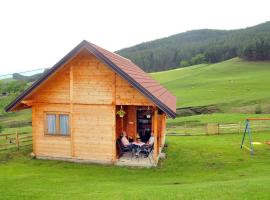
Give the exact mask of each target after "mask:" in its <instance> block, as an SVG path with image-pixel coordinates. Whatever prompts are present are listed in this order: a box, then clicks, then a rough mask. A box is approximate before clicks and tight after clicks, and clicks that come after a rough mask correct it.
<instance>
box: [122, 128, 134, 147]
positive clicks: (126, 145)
mask: <svg viewBox="0 0 270 200" xmlns="http://www.w3.org/2000/svg"><path fill="white" fill-rule="evenodd" d="M121 142H122V144H123V145H124V147H128V148H130V149H132V143H130V142H129V140H128V138H127V133H126V132H125V131H123V132H122V134H121Z"/></svg>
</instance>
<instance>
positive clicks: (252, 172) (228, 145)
mask: <svg viewBox="0 0 270 200" xmlns="http://www.w3.org/2000/svg"><path fill="white" fill-rule="evenodd" d="M254 140H256V141H259V142H262V144H261V145H260V146H256V147H255V155H254V156H251V155H250V153H249V152H247V151H245V150H241V149H240V148H239V147H240V141H241V135H238V134H234V135H221V136H197V137H195V136H194V137H177V136H170V137H167V144H168V148H167V149H166V153H167V158H166V159H165V160H161V161H160V163H159V166H158V167H157V168H149V169H140V168H128V167H114V166H102V165H95V164H78V163H68V162H63V161H45V160H35V159H31V158H30V157H29V153H30V151H31V150H30V149H25V150H24V151H20V152H14V153H8V154H6V153H5V154H3V153H1V154H0V185H1V187H0V194H1V199H6V200H8V199H193V200H194V199H200V200H202V199H207V200H208V199H220V200H223V199H230V200H234V199H260V200H262V199H269V197H270V194H269V184H270V176H269V174H270V167H269V165H270V160H269V153H270V146H269V145H266V144H265V141H267V140H269V133H257V134H254Z"/></svg>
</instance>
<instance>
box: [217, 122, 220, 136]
mask: <svg viewBox="0 0 270 200" xmlns="http://www.w3.org/2000/svg"><path fill="white" fill-rule="evenodd" d="M217 134H218V135H219V134H220V132H219V123H218V124H217Z"/></svg>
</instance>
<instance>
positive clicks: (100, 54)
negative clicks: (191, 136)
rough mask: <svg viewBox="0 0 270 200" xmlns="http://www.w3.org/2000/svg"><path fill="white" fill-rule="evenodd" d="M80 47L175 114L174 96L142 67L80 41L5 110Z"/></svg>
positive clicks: (164, 110)
mask: <svg viewBox="0 0 270 200" xmlns="http://www.w3.org/2000/svg"><path fill="white" fill-rule="evenodd" d="M82 48H85V49H86V50H88V51H89V52H90V53H91V54H93V55H94V56H96V57H97V58H98V59H99V60H100V61H102V62H103V63H104V64H106V65H107V66H109V67H110V68H111V69H112V70H113V71H115V72H116V73H117V74H118V75H119V76H121V77H122V78H124V79H125V80H127V81H128V82H129V83H130V84H131V85H132V86H133V87H134V88H136V89H137V90H138V91H140V92H141V93H142V94H143V95H145V96H146V97H147V98H149V99H150V100H151V101H152V102H153V103H154V104H155V105H157V106H158V107H159V108H160V109H161V110H162V111H163V112H165V113H166V114H167V115H168V116H169V117H172V118H175V116H176V97H175V96H173V95H172V94H171V93H170V92H169V91H167V90H166V89H165V88H164V87H163V86H161V85H160V84H159V83H157V82H156V81H155V80H153V78H151V77H150V76H149V75H148V74H147V73H145V72H144V71H143V70H142V69H140V68H139V67H138V66H136V65H135V64H134V63H133V62H131V61H130V60H128V59H126V58H124V57H122V56H119V55H117V54H115V53H112V52H109V51H107V50H105V49H103V48H101V47H98V46H96V45H94V44H91V43H89V42H87V41H82V42H81V43H80V44H79V45H78V46H77V47H75V48H74V49H73V50H72V51H70V52H69V53H68V54H67V55H66V56H65V57H63V58H62V59H61V60H60V61H59V62H58V63H57V64H56V65H54V66H53V67H52V68H51V69H50V70H49V71H48V72H47V73H46V74H45V75H44V76H43V77H41V78H40V79H39V80H37V81H36V82H35V83H33V84H32V85H31V86H30V87H29V88H28V89H26V90H25V91H24V92H22V93H21V94H20V95H19V96H18V97H17V98H16V99H15V100H14V101H12V102H11V103H10V104H9V105H8V106H7V107H6V108H5V110H6V111H7V112H8V111H12V110H13V109H14V108H15V107H16V106H17V105H18V104H19V103H20V102H21V101H22V100H24V99H25V98H26V97H27V96H29V95H30V94H31V93H32V92H33V91H34V90H35V88H37V87H38V86H39V85H40V84H42V83H43V82H44V81H46V80H47V79H48V78H49V77H50V76H51V75H52V74H54V73H55V72H56V71H57V70H58V69H59V68H60V67H61V66H63V65H64V64H66V63H67V62H68V61H70V60H71V59H72V58H73V57H74V56H75V55H76V54H77V53H78V52H79V51H80V50H81V49H82Z"/></svg>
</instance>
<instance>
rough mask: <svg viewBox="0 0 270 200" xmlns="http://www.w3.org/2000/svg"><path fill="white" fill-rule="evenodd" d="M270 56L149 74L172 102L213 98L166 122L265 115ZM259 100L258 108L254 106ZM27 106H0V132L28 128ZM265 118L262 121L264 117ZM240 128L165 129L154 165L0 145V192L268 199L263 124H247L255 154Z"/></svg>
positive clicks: (267, 136) (0, 195)
mask: <svg viewBox="0 0 270 200" xmlns="http://www.w3.org/2000/svg"><path fill="white" fill-rule="evenodd" d="M269 68H270V62H245V61H242V60H240V59H238V58H235V59H232V60H229V61H225V62H222V63H217V64H211V65H209V64H201V65H197V66H192V67H188V68H183V69H175V70H170V71H165V72H158V73H153V74H152V75H153V76H154V77H155V78H156V79H157V80H158V81H160V82H161V83H162V84H164V85H165V87H167V88H168V89H169V90H171V91H172V92H173V93H174V94H175V95H176V96H177V97H178V104H177V106H178V107H179V108H181V107H196V106H209V105H215V106H216V107H218V108H219V110H220V111H219V112H217V113H212V114H201V115H193V116H182V117H177V118H176V119H174V120H172V119H169V120H168V123H167V127H168V130H167V132H170V130H172V127H174V129H175V128H176V129H181V126H182V125H183V124H184V123H193V124H195V125H196V124H205V123H238V122H244V121H245V119H246V118H248V117H270V114H268V113H269V111H270V103H269V102H270V101H269V100H270V93H269V91H268V86H269V85H270V79H269V77H270V70H269ZM258 105H260V106H261V108H262V110H261V113H260V114H254V113H255V108H256V106H258ZM29 122H31V111H27V110H26V111H22V112H19V113H11V114H3V115H1V117H0V124H1V125H2V126H3V127H4V130H3V132H13V131H15V128H16V127H14V126H13V125H14V124H15V125H19V131H31V125H29ZM266 123H269V124H270V121H269V122H266ZM241 138H242V134H227V135H226V134H224V135H223V134H221V135H214V136H167V141H166V143H167V144H168V148H166V149H165V152H166V154H167V158H166V159H164V160H160V162H159V165H158V167H157V168H149V169H140V168H129V167H115V166H104V165H96V164H78V163H69V162H63V161H46V160H36V159H32V158H30V156H29V154H30V152H31V148H27V147H26V148H23V149H21V150H20V151H15V152H10V151H2V152H0V199H207V200H208V199H220V200H223V199H230V200H234V199H269V197H270V194H269V184H270V176H269V174H270V167H269V164H270V160H269V153H270V145H267V144H266V142H267V141H269V140H270V133H269V131H266V132H254V133H253V140H254V141H255V142H260V145H256V146H255V155H254V156H251V155H250V152H248V151H246V150H242V149H240V143H241Z"/></svg>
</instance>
